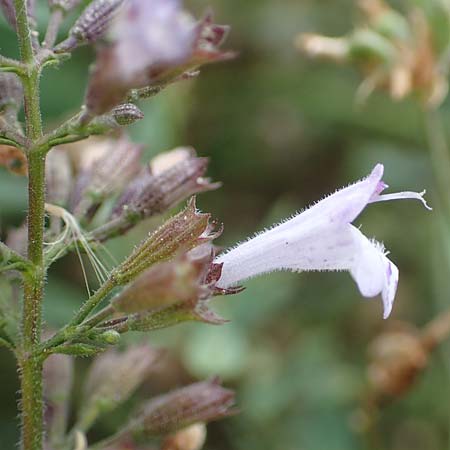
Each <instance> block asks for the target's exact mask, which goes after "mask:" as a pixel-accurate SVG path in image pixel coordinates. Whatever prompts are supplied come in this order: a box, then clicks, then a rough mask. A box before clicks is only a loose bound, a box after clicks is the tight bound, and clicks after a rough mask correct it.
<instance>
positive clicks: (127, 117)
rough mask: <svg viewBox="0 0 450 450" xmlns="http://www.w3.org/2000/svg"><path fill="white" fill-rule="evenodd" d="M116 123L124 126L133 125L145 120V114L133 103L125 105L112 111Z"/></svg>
mask: <svg viewBox="0 0 450 450" xmlns="http://www.w3.org/2000/svg"><path fill="white" fill-rule="evenodd" d="M111 114H112V116H113V117H114V119H115V121H116V122H117V123H118V124H119V125H122V126H125V125H131V124H132V123H134V122H137V121H138V120H141V119H143V118H144V113H143V112H142V111H141V110H140V109H139V108H138V107H137V106H136V105H134V104H133V103H124V104H123V105H119V106H116V107H115V108H114V109H113V110H112V111H111Z"/></svg>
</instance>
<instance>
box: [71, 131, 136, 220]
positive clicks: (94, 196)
mask: <svg viewBox="0 0 450 450" xmlns="http://www.w3.org/2000/svg"><path fill="white" fill-rule="evenodd" d="M141 153H142V147H141V146H140V145H136V144H133V143H132V142H131V141H129V140H128V139H127V138H126V137H122V138H120V139H119V140H110V141H109V148H108V149H106V151H105V152H104V153H103V155H102V156H101V157H100V158H98V159H97V160H95V161H93V162H92V164H91V166H90V167H87V168H85V169H84V170H83V171H81V173H80V174H79V176H78V179H77V181H76V184H75V188H74V191H73V193H72V199H71V209H72V211H73V212H74V215H75V216H76V217H79V218H81V217H85V218H86V219H88V220H89V219H90V218H92V217H93V215H94V214H95V213H96V211H97V209H98V208H99V206H100V205H101V204H102V202H103V201H104V200H105V199H107V198H108V197H110V196H111V195H113V194H116V193H118V192H120V191H121V190H122V189H123V187H124V186H126V184H127V183H128V182H129V181H130V180H131V179H132V178H133V177H134V176H135V175H136V174H137V173H138V171H139V169H140V164H139V160H140V157H141Z"/></svg>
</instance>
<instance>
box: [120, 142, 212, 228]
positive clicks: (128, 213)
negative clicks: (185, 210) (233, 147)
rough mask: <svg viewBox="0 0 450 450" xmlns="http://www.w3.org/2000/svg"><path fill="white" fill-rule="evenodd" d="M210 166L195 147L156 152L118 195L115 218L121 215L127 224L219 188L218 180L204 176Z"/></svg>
mask: <svg viewBox="0 0 450 450" xmlns="http://www.w3.org/2000/svg"><path fill="white" fill-rule="evenodd" d="M207 166H208V159H207V158H198V157H197V156H196V154H195V151H194V150H193V149H186V148H178V149H175V150H172V151H171V152H167V153H163V154H162V155H159V156H157V157H156V158H155V159H154V160H153V161H152V162H151V163H150V168H149V169H144V170H143V171H142V173H141V174H140V175H139V176H138V177H137V178H136V180H135V181H134V182H132V183H131V184H130V185H129V186H128V188H127V189H126V190H125V191H124V193H123V194H122V196H121V197H120V198H119V200H118V201H117V203H116V206H115V207H114V210H113V218H117V217H121V219H122V221H123V222H124V226H126V225H127V223H128V224H130V225H131V224H133V223H135V222H136V221H137V220H142V219H144V218H148V217H151V216H153V215H156V214H161V213H163V212H164V211H166V210H168V209H169V208H171V207H172V206H174V205H176V204H177V203H179V202H180V201H182V200H184V199H185V198H187V197H190V196H191V195H194V194H197V193H200V192H205V191H208V190H212V189H217V188H218V187H219V186H220V184H219V183H211V181H210V180H209V179H208V178H204V177H203V175H204V174H205V172H206V169H207Z"/></svg>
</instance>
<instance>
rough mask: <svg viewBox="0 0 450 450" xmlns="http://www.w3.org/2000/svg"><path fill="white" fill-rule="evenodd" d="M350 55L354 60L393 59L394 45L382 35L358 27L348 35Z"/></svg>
mask: <svg viewBox="0 0 450 450" xmlns="http://www.w3.org/2000/svg"><path fill="white" fill-rule="evenodd" d="M349 44H350V48H349V52H350V57H352V58H353V59H354V60H355V61H361V62H368V61H371V60H374V59H375V60H381V61H384V62H387V63H389V62H392V61H394V60H395V56H396V49H395V46H394V45H393V44H392V43H391V42H390V41H389V40H388V39H387V38H385V37H384V36H382V35H381V34H379V33H377V32H376V31H373V30H370V29H366V28H363V29H358V30H355V32H354V33H353V34H352V35H351V36H350V37H349Z"/></svg>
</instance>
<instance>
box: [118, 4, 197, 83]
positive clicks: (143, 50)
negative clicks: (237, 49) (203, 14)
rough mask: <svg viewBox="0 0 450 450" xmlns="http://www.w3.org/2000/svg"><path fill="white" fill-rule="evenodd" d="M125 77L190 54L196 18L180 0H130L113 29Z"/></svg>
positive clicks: (175, 62)
mask: <svg viewBox="0 0 450 450" xmlns="http://www.w3.org/2000/svg"><path fill="white" fill-rule="evenodd" d="M112 35H113V36H114V38H115V39H116V40H117V48H116V55H117V58H118V60H119V61H120V68H121V71H122V76H123V78H124V79H133V78H134V77H135V76H136V75H137V74H139V73H141V72H142V71H145V70H146V69H147V68H148V67H154V68H155V67H158V66H168V65H176V64H179V63H182V62H184V61H185V60H186V59H188V58H189V56H190V55H191V52H192V48H193V45H194V42H195V39H196V37H197V35H196V22H195V20H194V18H193V17H192V16H190V15H189V14H188V13H186V12H185V11H183V9H182V7H181V2H180V1H179V0H129V1H128V3H126V5H125V8H124V10H123V11H122V13H121V14H120V15H119V16H118V18H117V20H116V23H115V24H114V26H113V29H112Z"/></svg>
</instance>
